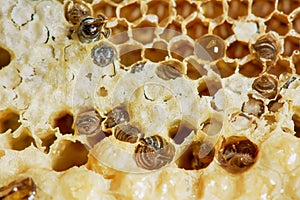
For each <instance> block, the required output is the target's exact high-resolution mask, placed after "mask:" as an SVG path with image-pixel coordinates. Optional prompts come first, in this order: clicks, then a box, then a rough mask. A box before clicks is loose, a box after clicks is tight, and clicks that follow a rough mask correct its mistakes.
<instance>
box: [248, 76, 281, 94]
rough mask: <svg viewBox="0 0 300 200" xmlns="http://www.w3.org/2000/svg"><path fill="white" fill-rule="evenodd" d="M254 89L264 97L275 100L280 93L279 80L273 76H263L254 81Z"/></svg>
mask: <svg viewBox="0 0 300 200" xmlns="http://www.w3.org/2000/svg"><path fill="white" fill-rule="evenodd" d="M252 88H253V89H254V90H256V91H257V92H259V93H260V94H261V95H262V96H264V97H266V98H269V99H273V98H275V97H276V95H277V92H278V80H277V78H276V77H275V76H272V75H268V74H266V75H262V76H261V77H259V78H257V79H255V80H254V82H253V84H252Z"/></svg>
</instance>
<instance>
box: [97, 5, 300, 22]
mask: <svg viewBox="0 0 300 200" xmlns="http://www.w3.org/2000/svg"><path fill="white" fill-rule="evenodd" d="M122 2H123V1H122V0H113V1H101V2H99V3H97V4H94V5H93V10H94V11H95V13H96V14H98V13H102V14H104V15H106V16H108V17H116V16H117V12H116V10H117V6H118V3H122ZM225 4H227V5H225ZM249 4H250V2H249V1H248V0H231V1H221V0H212V1H203V2H200V6H198V5H199V3H196V2H191V1H188V0H175V5H174V6H173V5H171V2H170V1H158V0H152V1H148V2H147V9H146V12H145V13H143V10H142V9H141V5H140V3H139V2H133V3H129V4H127V5H123V4H122V5H121V6H120V10H119V15H120V16H118V17H121V18H126V19H128V21H129V22H134V21H136V20H137V19H139V18H140V17H141V16H142V15H143V14H154V15H156V16H158V18H159V21H160V22H161V21H164V20H165V19H166V18H168V17H169V15H170V14H173V12H172V7H174V8H175V10H176V14H177V15H179V16H181V17H183V18H187V17H189V16H190V15H191V14H193V13H195V12H200V11H201V12H203V15H204V17H205V18H208V19H215V18H217V17H219V16H222V15H224V10H225V9H224V7H228V12H227V15H228V17H229V18H232V19H239V18H242V17H246V16H248V15H249V12H252V13H253V14H254V15H255V16H257V17H261V18H268V17H269V16H270V15H271V14H272V13H274V11H276V10H277V11H278V12H279V13H283V14H286V15H288V14H290V13H292V12H293V11H294V10H295V9H297V8H298V7H299V6H300V2H299V1H297V0H291V1H285V0H279V1H278V3H277V5H276V0H266V1H265V0H253V2H252V5H249ZM250 6H251V7H250ZM261 8H264V9H261Z"/></svg>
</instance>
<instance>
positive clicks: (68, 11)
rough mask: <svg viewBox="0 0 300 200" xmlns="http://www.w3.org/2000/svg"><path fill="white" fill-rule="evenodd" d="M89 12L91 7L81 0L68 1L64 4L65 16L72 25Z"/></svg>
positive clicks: (89, 14)
mask: <svg viewBox="0 0 300 200" xmlns="http://www.w3.org/2000/svg"><path fill="white" fill-rule="evenodd" d="M91 14H92V12H91V9H90V8H89V7H88V6H87V5H86V4H84V3H83V2H81V1H68V2H67V3H66V5H65V18H66V20H67V21H68V22H69V23H71V24H73V25H76V24H78V23H79V22H80V21H81V20H82V19H84V18H86V17H88V16H91Z"/></svg>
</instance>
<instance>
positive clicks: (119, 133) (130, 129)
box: [114, 124, 142, 143]
mask: <svg viewBox="0 0 300 200" xmlns="http://www.w3.org/2000/svg"><path fill="white" fill-rule="evenodd" d="M114 136H115V138H116V139H117V140H120V141H124V142H129V143H136V142H137V140H138V139H139V138H141V137H142V134H141V132H140V130H139V129H138V128H136V127H134V126H132V125H129V124H126V125H119V126H117V127H116V129H115V133H114Z"/></svg>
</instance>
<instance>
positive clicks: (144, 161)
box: [134, 135, 175, 170]
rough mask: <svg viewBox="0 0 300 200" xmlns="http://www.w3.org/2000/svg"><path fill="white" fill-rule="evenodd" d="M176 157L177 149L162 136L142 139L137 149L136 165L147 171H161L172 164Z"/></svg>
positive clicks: (135, 155)
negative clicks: (160, 169)
mask: <svg viewBox="0 0 300 200" xmlns="http://www.w3.org/2000/svg"><path fill="white" fill-rule="evenodd" d="M174 155H175V147H174V146H173V145H172V144H170V143H168V142H167V141H166V140H165V139H164V138H162V137H161V136H160V135H153V136H150V137H146V138H143V139H141V143H140V144H138V145H137V147H136V148H135V154H134V160H135V162H136V165H137V166H138V167H140V168H143V169H147V170H154V169H159V168H161V167H163V166H165V165H166V164H168V163H170V162H171V161H172V160H173V158H174Z"/></svg>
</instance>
